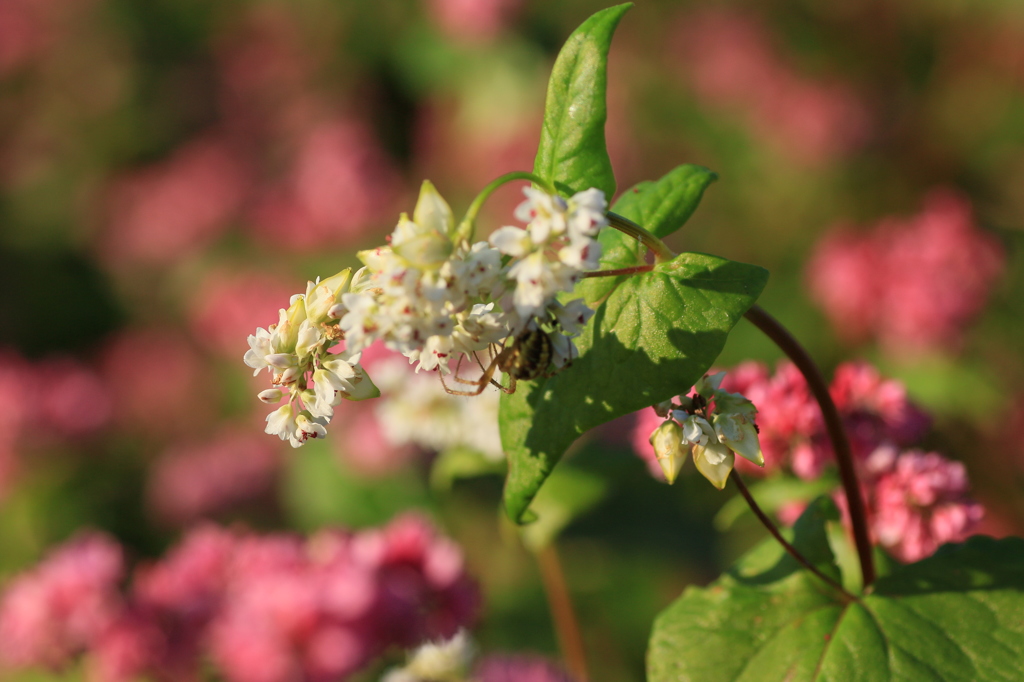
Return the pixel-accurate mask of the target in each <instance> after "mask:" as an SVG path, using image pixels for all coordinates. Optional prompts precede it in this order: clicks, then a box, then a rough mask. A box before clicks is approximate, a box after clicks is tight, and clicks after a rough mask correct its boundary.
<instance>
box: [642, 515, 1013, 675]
mask: <svg viewBox="0 0 1024 682" xmlns="http://www.w3.org/2000/svg"><path fill="white" fill-rule="evenodd" d="M824 520H825V519H824V517H823V515H822V514H821V513H820V508H819V507H818V506H817V505H815V506H813V507H812V508H810V509H809V511H808V512H807V513H806V514H805V516H804V517H801V523H802V524H803V530H804V533H803V537H801V531H800V529H799V528H798V529H797V532H796V538H795V540H794V544H795V545H796V546H797V547H798V548H799V549H801V551H803V552H804V553H805V555H808V556H809V558H811V560H812V561H815V563H816V564H818V565H821V563H820V562H821V559H822V558H823V556H824V555H823V554H822V552H823V551H825V550H826V549H827V544H823V543H824V534H823V532H822V531H821V529H822V528H823V527H824ZM808 531H810V532H808ZM830 570H831V571H832V572H833V575H834V572H835V570H836V569H835V568H834V566H833V567H831V569H830ZM1022 589H1024V540H1021V539H1020V538H1007V539H1004V540H993V539H991V538H986V537H980V536H979V537H974V538H971V539H970V540H968V541H967V542H966V543H964V544H961V545H947V546H945V547H943V548H942V549H940V550H939V552H938V553H936V554H935V555H934V556H932V557H930V558H928V559H925V560H924V561H921V562H918V563H916V564H911V565H909V566H900V567H898V568H895V569H894V570H893V571H892V572H891V573H890V574H888V575H887V576H885V577H883V578H880V579H879V580H878V581H877V582H876V583H875V585H874V586H873V588H872V591H871V593H870V594H868V595H866V596H862V597H861V598H860V599H859V600H858V601H853V602H851V601H848V600H845V599H843V597H842V595H841V594H839V593H837V592H836V591H835V590H832V589H830V588H828V586H826V585H825V584H824V583H823V582H822V581H820V580H819V579H818V578H816V577H815V576H813V575H812V574H810V573H809V572H808V571H806V570H802V569H800V567H799V566H798V565H797V563H796V562H795V561H794V560H793V559H792V558H791V557H789V556H788V555H786V554H784V552H783V551H782V549H781V548H780V547H779V546H778V544H777V543H775V541H774V540H769V541H767V542H766V543H764V544H763V545H761V546H760V547H758V548H757V549H756V550H754V552H752V553H751V555H748V557H746V558H744V559H743V560H741V561H740V563H739V564H738V566H737V567H735V568H734V569H732V570H730V571H729V573H728V574H726V575H725V576H723V577H722V578H720V579H719V580H717V581H716V582H715V583H713V584H711V585H710V586H708V587H706V588H697V587H690V588H687V590H686V591H685V592H684V593H683V595H682V596H681V597H680V598H679V599H678V600H677V601H676V602H675V603H674V604H672V606H670V607H669V608H668V609H667V610H666V611H664V612H663V613H662V614H661V615H660V616H659V617H658V619H657V620H656V621H655V624H654V632H653V634H652V635H651V641H650V647H649V649H648V656H647V668H648V679H649V680H650V682H669V681H672V682H675V681H677V680H701V681H702V682H703V681H707V682H716V681H717V680H722V681H725V680H729V681H730V682H743V681H751V682H753V681H755V680H756V681H757V682H775V681H777V680H778V681H782V680H786V681H787V682H800V681H802V680H830V681H831V680H852V681H856V680H864V681H865V682H868V681H870V682H881V681H885V680H915V681H916V680H929V681H935V682H939V681H947V682H952V681H963V682H968V681H970V682H985V681H988V680H993V681H995V680H1001V681H1008V680H1018V679H1020V674H1021V661H1024V592H1022Z"/></svg>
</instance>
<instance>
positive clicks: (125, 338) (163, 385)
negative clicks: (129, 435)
mask: <svg viewBox="0 0 1024 682" xmlns="http://www.w3.org/2000/svg"><path fill="white" fill-rule="evenodd" d="M102 372H103V377H104V380H105V381H106V383H107V385H108V386H109V387H110V392H111V396H112V397H113V400H114V417H115V419H116V420H117V421H118V423H119V424H121V425H122V426H123V427H126V428H130V429H131V430H132V431H135V432H140V431H141V432H146V433H153V434H158V435H167V434H170V433H173V432H175V431H177V430H179V429H184V428H185V427H186V426H188V427H190V430H193V429H194V428H195V426H196V420H197V417H200V416H201V415H202V414H204V412H205V409H204V406H205V405H206V404H208V402H209V400H210V399H211V397H212V396H210V390H211V389H210V384H211V382H207V381H205V380H204V379H205V377H204V368H203V366H202V361H201V359H200V357H199V355H198V354H197V353H196V352H195V350H194V349H193V348H192V347H191V346H190V344H189V343H188V340H187V339H186V338H185V337H183V336H181V335H180V334H179V333H178V332H175V331H171V330H169V329H155V328H151V329H127V330H125V331H122V332H121V333H119V334H118V335H117V336H115V337H113V338H112V339H111V340H110V341H108V343H107V346H106V348H105V349H104V352H103V359H102Z"/></svg>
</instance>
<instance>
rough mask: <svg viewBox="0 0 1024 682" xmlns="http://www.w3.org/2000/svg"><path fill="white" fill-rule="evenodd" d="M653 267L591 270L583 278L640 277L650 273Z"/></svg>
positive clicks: (637, 266) (638, 266)
mask: <svg viewBox="0 0 1024 682" xmlns="http://www.w3.org/2000/svg"><path fill="white" fill-rule="evenodd" d="M653 269H654V266H653V265H636V266H633V267H631V268H618V269H616V270H591V271H590V272H584V273H583V277H584V278H587V277H620V276H622V275H638V274H640V273H641V272H650V271H651V270H653Z"/></svg>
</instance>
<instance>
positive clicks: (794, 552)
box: [732, 469, 857, 601]
mask: <svg viewBox="0 0 1024 682" xmlns="http://www.w3.org/2000/svg"><path fill="white" fill-rule="evenodd" d="M732 480H733V481H734V482H735V483H736V487H737V488H739V490H740V494H741V495H743V499H745V500H746V501H747V504H748V505H750V510H751V511H752V512H754V515H755V516H757V518H758V519H760V520H761V523H762V524H764V527H765V528H767V529H768V532H769V533H771V534H772V537H774V538H775V539H776V540H777V541H778V543H779V544H780V545H782V548H783V549H785V550H786V552H788V553H789V555H790V556H791V557H793V558H794V559H796V560H797V561H798V562H799V563H800V565H801V566H803V567H804V568H806V569H807V570H808V571H810V572H811V573H813V574H814V575H816V576H818V577H819V578H821V579H822V580H824V581H825V582H826V583H828V584H829V585H831V586H832V587H834V588H835V589H836V590H838V591H839V592H841V593H842V594H843V595H844V596H845V597H846V598H847V599H849V600H851V601H857V597H855V596H853V595H852V594H850V593H849V592H847V591H846V588H844V587H843V586H842V585H840V584H839V583H838V582H836V581H835V580H834V579H833V578H830V577H829V576H827V575H825V574H824V573H822V572H821V571H820V570H819V569H818V567H817V566H815V565H814V564H812V563H811V562H810V561H808V560H807V558H806V557H804V555H803V554H801V553H800V551H799V550H798V549H797V548H796V547H794V546H793V545H791V544H790V543H789V541H788V540H786V538H784V537H782V533H780V532H779V529H778V527H777V526H776V525H775V524H774V523H773V522H772V520H771V519H770V518H768V515H767V514H765V513H764V511H762V509H761V507H760V506H758V504H757V502H755V501H754V496H753V495H751V494H750V490H748V489H747V486H746V484H745V483H744V482H743V479H742V478H740V474H739V472H738V471H736V470H735V469H733V470H732Z"/></svg>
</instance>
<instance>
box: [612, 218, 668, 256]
mask: <svg viewBox="0 0 1024 682" xmlns="http://www.w3.org/2000/svg"><path fill="white" fill-rule="evenodd" d="M608 225H609V226H611V227H614V228H615V229H616V230H618V231H619V232H623V233H625V234H628V235H629V236H630V237H633V238H634V239H636V240H637V241H639V242H641V243H643V245H644V246H646V247H647V248H648V249H650V250H651V251H653V252H654V260H655V262H658V263H663V262H665V261H670V260H672V259H673V258H675V257H676V254H675V253H674V252H673V251H672V249H670V248H668V246H666V245H665V242H663V241H661V240H660V239H658V238H657V237H655V236H654V235H653V234H651V233H650V232H648V231H647V230H645V229H644V228H642V227H640V226H639V225H637V224H636V223H634V222H633V221H632V220H630V219H629V218H626V217H625V216H621V215H619V214H618V213H612V212H611V211H608Z"/></svg>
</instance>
